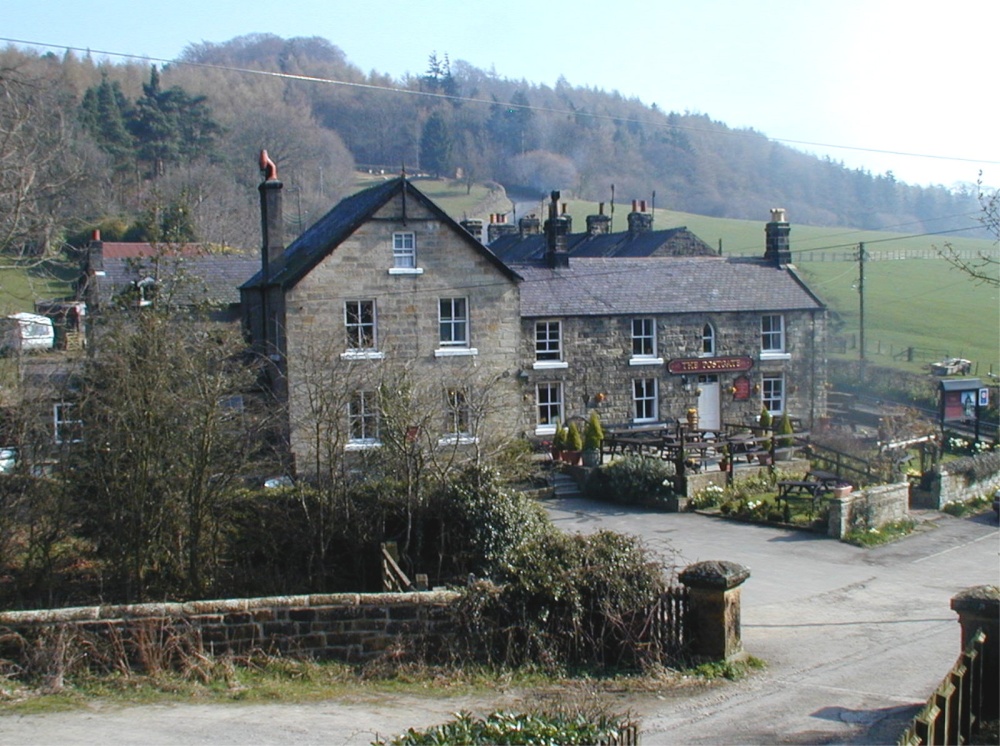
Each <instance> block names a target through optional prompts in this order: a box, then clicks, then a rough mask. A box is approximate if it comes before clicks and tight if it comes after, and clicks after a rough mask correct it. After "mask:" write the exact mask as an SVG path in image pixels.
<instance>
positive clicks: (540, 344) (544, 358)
mask: <svg viewBox="0 0 1000 746" xmlns="http://www.w3.org/2000/svg"><path fill="white" fill-rule="evenodd" d="M562 340H563V333H562V321H559V320H556V319H545V320H542V321H536V322H535V362H534V364H533V365H532V367H533V368H534V369H535V370H546V369H553V368H568V367H569V364H568V363H567V362H566V361H565V360H563V343H562Z"/></svg>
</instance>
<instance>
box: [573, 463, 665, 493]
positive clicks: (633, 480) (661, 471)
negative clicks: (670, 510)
mask: <svg viewBox="0 0 1000 746" xmlns="http://www.w3.org/2000/svg"><path fill="white" fill-rule="evenodd" d="M673 475H674V472H673V469H672V468H671V466H668V464H667V463H666V462H664V461H661V460H659V459H655V458H648V457H645V456H626V457H624V458H620V459H618V460H616V461H612V462H611V463H610V464H606V465H604V466H601V467H600V468H598V469H594V470H593V471H592V472H591V473H590V476H589V477H588V478H587V482H586V484H585V485H584V487H583V492H584V495H586V496H587V497H588V498H590V499H592V500H607V501H610V502H617V503H625V504H627V505H634V504H637V503H644V502H647V501H651V500H652V501H657V500H665V499H666V498H667V497H669V496H670V495H671V494H672V489H671V486H670V485H671V484H672V483H673V482H672V477H673Z"/></svg>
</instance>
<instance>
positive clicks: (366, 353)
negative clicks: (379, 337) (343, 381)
mask: <svg viewBox="0 0 1000 746" xmlns="http://www.w3.org/2000/svg"><path fill="white" fill-rule="evenodd" d="M384 357H385V353H384V352H381V351H379V350H348V351H347V352H342V353H340V359H341V360H382V359H383V358H384Z"/></svg>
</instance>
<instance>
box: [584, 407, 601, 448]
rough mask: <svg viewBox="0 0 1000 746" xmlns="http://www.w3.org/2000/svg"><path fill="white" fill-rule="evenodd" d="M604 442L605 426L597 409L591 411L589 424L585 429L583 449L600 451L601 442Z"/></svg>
mask: <svg viewBox="0 0 1000 746" xmlns="http://www.w3.org/2000/svg"><path fill="white" fill-rule="evenodd" d="M602 442H604V428H603V427H601V417H600V415H599V414H597V410H594V411H592V412H591V413H590V418H589V419H588V420H587V426H586V427H585V428H584V430H583V449H584V450H585V451H598V450H600V448H601V443H602Z"/></svg>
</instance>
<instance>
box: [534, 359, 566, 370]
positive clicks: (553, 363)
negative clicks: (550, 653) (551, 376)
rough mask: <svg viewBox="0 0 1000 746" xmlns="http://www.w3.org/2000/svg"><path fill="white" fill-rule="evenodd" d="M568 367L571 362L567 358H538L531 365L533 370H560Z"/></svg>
mask: <svg viewBox="0 0 1000 746" xmlns="http://www.w3.org/2000/svg"><path fill="white" fill-rule="evenodd" d="M568 367H569V363H567V362H566V361H565V360H536V361H535V363H534V365H532V366H531V368H532V370H559V369H562V368H568Z"/></svg>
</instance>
